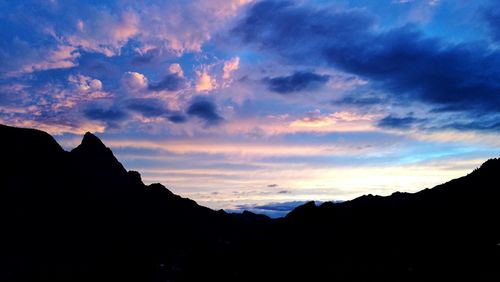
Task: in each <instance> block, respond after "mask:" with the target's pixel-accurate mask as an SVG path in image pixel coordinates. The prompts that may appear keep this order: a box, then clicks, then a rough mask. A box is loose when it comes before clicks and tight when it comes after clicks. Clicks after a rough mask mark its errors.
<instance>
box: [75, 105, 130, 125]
mask: <svg viewBox="0 0 500 282" xmlns="http://www.w3.org/2000/svg"><path fill="white" fill-rule="evenodd" d="M84 115H85V117H87V118H88V119H91V120H99V121H106V122H115V121H120V120H123V119H125V118H126V117H127V114H126V113H125V112H123V111H121V110H118V109H112V108H98V107H89V108H87V109H85V110H84Z"/></svg>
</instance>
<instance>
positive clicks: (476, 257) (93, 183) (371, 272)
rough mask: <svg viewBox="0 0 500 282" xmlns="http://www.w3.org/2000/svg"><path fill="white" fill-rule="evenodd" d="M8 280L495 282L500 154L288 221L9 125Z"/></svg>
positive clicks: (499, 273) (2, 206)
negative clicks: (195, 196)
mask: <svg viewBox="0 0 500 282" xmlns="http://www.w3.org/2000/svg"><path fill="white" fill-rule="evenodd" d="M0 156H1V159H0V226H1V229H0V231H1V234H2V236H1V239H0V281H146V282H147V281H235V282H236V281H436V280H439V281H443V280H445V281H448V280H449V281H500V182H499V180H498V179H499V174H500V160H498V159H492V160H489V161H487V162H486V163H484V164H483V165H482V166H481V167H480V168H478V169H476V170H475V171H473V172H472V173H470V174H469V175H467V176H465V177H462V178H459V179H455V180H452V181H450V182H448V183H446V184H443V185H439V186H437V187H435V188H433V189H426V190H423V191H420V192H418V193H415V194H407V193H394V194H393V195H391V196H389V197H380V196H371V195H368V196H363V197H360V198H357V199H354V200H352V201H348V202H343V203H339V204H332V203H324V204H322V205H320V206H316V205H314V203H308V204H305V205H303V206H300V207H298V208H296V209H295V210H294V211H292V212H291V213H290V214H288V215H287V216H286V217H285V218H282V219H274V220H273V219H269V218H267V217H265V216H260V215H255V214H252V213H249V212H245V213H243V214H241V215H235V214H227V213H225V212H223V211H213V210H211V209H208V208H205V207H202V206H199V205H197V204H196V203H195V202H194V201H192V200H189V199H185V198H181V197H179V196H177V195H174V194H173V193H171V192H170V191H169V190H167V189H166V188H165V187H164V186H162V185H161V184H151V185H144V184H143V183H142V181H141V178H140V175H139V173H137V172H134V171H126V170H125V168H124V167H123V166H122V165H121V164H120V163H119V162H118V161H117V160H116V158H115V157H114V156H113V154H112V152H111V150H110V149H108V148H106V147H105V145H103V144H102V142H101V141H100V140H99V139H98V138H97V137H95V136H94V135H92V134H90V133H87V134H86V135H85V136H84V138H83V140H82V143H81V144H80V145H79V146H78V147H77V148H75V149H74V150H72V151H71V152H66V151H64V150H63V149H62V148H61V147H60V146H59V145H58V144H57V143H56V141H55V140H54V139H53V138H52V137H51V136H50V135H48V134H46V133H44V132H41V131H37V130H32V129H20V128H13V127H7V126H0Z"/></svg>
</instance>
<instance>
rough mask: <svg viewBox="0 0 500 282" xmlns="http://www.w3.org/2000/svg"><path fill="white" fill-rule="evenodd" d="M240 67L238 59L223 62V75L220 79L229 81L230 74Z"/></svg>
mask: <svg viewBox="0 0 500 282" xmlns="http://www.w3.org/2000/svg"><path fill="white" fill-rule="evenodd" d="M239 67H240V58H239V57H234V58H232V59H231V60H229V61H225V62H224V67H223V69H222V70H223V74H222V78H223V79H226V80H227V79H230V78H231V74H232V73H233V72H234V71H236V70H238V69H239Z"/></svg>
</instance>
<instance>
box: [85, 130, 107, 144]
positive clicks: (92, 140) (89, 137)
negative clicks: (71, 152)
mask: <svg viewBox="0 0 500 282" xmlns="http://www.w3.org/2000/svg"><path fill="white" fill-rule="evenodd" d="M80 146H84V147H93V148H106V146H105V145H104V143H102V141H101V139H99V137H97V136H95V135H94V134H92V133H90V132H87V133H85V135H83V139H82V143H81V145H80Z"/></svg>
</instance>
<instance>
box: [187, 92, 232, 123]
mask: <svg viewBox="0 0 500 282" xmlns="http://www.w3.org/2000/svg"><path fill="white" fill-rule="evenodd" d="M186 113H187V114H188V115H190V116H194V117H197V118H200V119H202V120H203V121H205V124H206V125H217V124H219V123H220V122H222V121H223V120H224V119H223V118H222V117H221V116H220V115H219V113H218V111H217V106H216V105H215V103H214V102H213V101H211V100H208V99H205V98H202V97H197V98H195V99H194V100H193V101H192V102H191V105H189V107H188V109H187V112H186Z"/></svg>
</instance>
